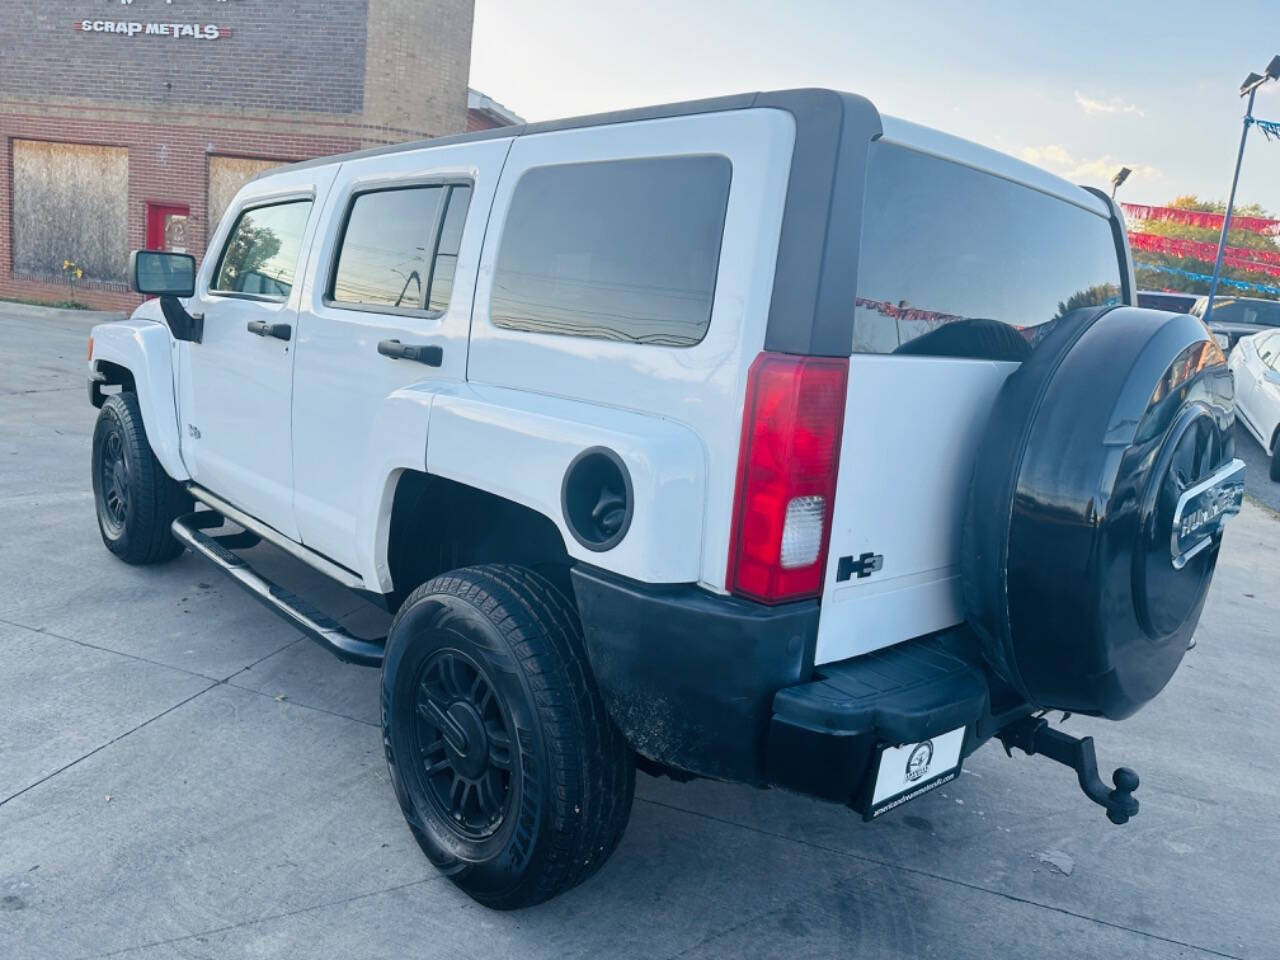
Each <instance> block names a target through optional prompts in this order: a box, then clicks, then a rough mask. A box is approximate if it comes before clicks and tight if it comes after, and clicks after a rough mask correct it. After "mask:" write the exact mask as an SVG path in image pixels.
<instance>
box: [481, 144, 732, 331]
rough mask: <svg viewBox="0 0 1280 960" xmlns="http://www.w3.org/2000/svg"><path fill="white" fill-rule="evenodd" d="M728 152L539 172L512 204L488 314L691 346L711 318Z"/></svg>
mask: <svg viewBox="0 0 1280 960" xmlns="http://www.w3.org/2000/svg"><path fill="white" fill-rule="evenodd" d="M731 172H732V168H731V166H730V163H729V161H728V159H727V158H725V157H721V156H690V157H653V158H645V159H635V160H611V161H604V162H598V163H577V164H565V165H563V166H549V167H537V168H534V169H532V170H529V171H528V172H527V173H525V174H524V176H523V177H521V178H520V182H519V183H518V184H517V185H516V189H515V193H514V195H513V196H512V198H511V207H510V209H509V211H508V213H507V220H506V224H505V226H504V228H503V234H502V245H501V247H500V249H499V252H498V262H497V268H496V270H495V273H494V280H493V295H492V303H491V307H490V316H491V319H492V320H493V323H494V324H495V325H496V326H499V327H504V328H506V329H509V330H525V331H532V332H538V333H559V334H568V335H570V336H578V337H594V338H598V339H603V340H617V341H622V342H625V343H645V344H661V345H665V346H676V347H685V346H691V345H693V344H695V343H697V342H699V341H700V340H701V339H702V338H703V337H704V336H705V335H706V332H707V327H708V325H709V324H710V322H711V305H712V300H713V297H714V293H715V283H716V272H717V269H718V266H719V261H720V242H721V239H722V236H723V233H724V221H725V213H726V209H727V206H728V202H729V180H730V176H731Z"/></svg>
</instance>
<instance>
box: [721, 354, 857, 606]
mask: <svg viewBox="0 0 1280 960" xmlns="http://www.w3.org/2000/svg"><path fill="white" fill-rule="evenodd" d="M848 379H849V361H848V359H847V358H840V357H795V356H789V355H787V354H780V353H762V354H760V356H758V357H757V358H756V360H755V362H754V363H753V364H752V365H751V372H750V374H749V375H748V379H747V400H746V408H745V410H744V413H743V418H742V444H741V447H740V449H739V453H738V485H737V494H736V497H735V500H734V507H733V529H732V532H731V534H730V541H729V571H728V584H729V589H730V590H731V591H732V592H733V593H735V594H737V595H739V596H743V597H748V598H750V599H752V600H759V601H762V602H764V603H783V602H785V601H789V600H800V599H804V598H807V597H816V596H818V595H819V594H820V593H821V592H822V577H823V572H824V570H825V568H826V562H827V543H828V541H829V539H830V537H831V511H832V507H833V506H834V503H835V491H836V470H837V469H838V467H839V464H840V434H841V431H842V429H843V426H844V404H845V388H846V386H847V384H848Z"/></svg>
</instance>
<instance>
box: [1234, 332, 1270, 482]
mask: <svg viewBox="0 0 1280 960" xmlns="http://www.w3.org/2000/svg"><path fill="white" fill-rule="evenodd" d="M1229 366H1230V367H1231V372H1232V373H1233V374H1234V375H1235V378H1236V412H1237V413H1239V414H1240V420H1241V421H1242V422H1243V423H1244V425H1245V426H1246V427H1247V428H1248V429H1249V432H1250V433H1252V434H1253V435H1254V436H1255V437H1257V438H1258V442H1259V443H1260V444H1262V449H1264V450H1266V451H1267V455H1268V456H1270V457H1271V479H1272V480H1275V481H1280V330H1275V331H1268V332H1266V333H1256V334H1254V335H1253V336H1251V337H1242V338H1241V339H1240V341H1239V342H1238V343H1237V344H1236V346H1235V349H1233V350H1232V351H1231V360H1230V363H1229Z"/></svg>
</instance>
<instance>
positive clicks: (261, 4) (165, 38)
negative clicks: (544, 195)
mask: <svg viewBox="0 0 1280 960" xmlns="http://www.w3.org/2000/svg"><path fill="white" fill-rule="evenodd" d="M472 10H473V0H6V2H5V3H4V4H3V10H2V11H0V297H19V298H29V299H33V300H44V301H56V300H67V299H70V298H72V296H73V294H74V298H75V299H76V300H79V301H81V302H84V303H88V304H90V305H91V306H95V307H102V308H128V307H131V306H132V305H133V304H134V303H136V302H137V298H136V297H135V296H134V295H133V294H131V293H130V292H129V291H128V287H127V284H126V276H125V274H126V271H127V259H128V252H129V250H130V249H133V248H137V247H153V248H169V249H185V250H186V251H187V252H190V253H193V254H195V255H196V256H197V257H199V256H201V255H202V254H203V253H204V247H205V244H206V241H207V238H208V235H209V233H210V231H211V229H212V226H211V225H214V226H216V224H217V220H218V217H219V216H220V215H221V214H222V212H223V210H224V209H225V208H226V206H227V204H228V203H229V202H230V200H231V198H232V197H233V196H234V194H235V192H236V190H237V189H238V188H239V187H240V185H241V184H242V183H244V181H245V180H247V179H248V178H249V177H251V176H253V175H254V174H256V173H258V172H259V171H261V170H263V169H267V168H269V167H272V166H275V165H278V164H280V163H284V162H291V161H295V160H303V159H307V158H310V157H315V156H324V155H328V154H333V153H339V152H343V151H348V150H353V149H359V148H361V147H366V146H374V145H378V144H383V143H392V142H402V141H406V140H414V139H420V138H423V137H430V136H438V135H441V134H448V133H456V132H459V131H461V130H464V129H467V128H468V126H469V123H472V122H474V123H477V124H488V123H490V122H493V123H495V124H496V123H498V122H510V121H509V120H503V119H502V114H503V113H509V111H505V110H504V109H503V108H501V107H500V105H497V104H494V103H493V102H492V101H490V100H489V99H488V98H487V97H483V96H480V95H477V96H479V97H480V99H479V101H477V103H478V104H479V109H480V113H469V111H468V106H469V104H468V89H467V75H468V71H469V68H470V58H471V24H472ZM469 117H470V118H471V119H470V120H469ZM68 263H70V264H71V266H67V264H68ZM77 268H78V271H79V272H80V273H81V277H80V278H79V279H78V280H76V281H75V287H74V289H73V288H72V287H71V282H72V278H73V276H74V274H75V273H76V272H77Z"/></svg>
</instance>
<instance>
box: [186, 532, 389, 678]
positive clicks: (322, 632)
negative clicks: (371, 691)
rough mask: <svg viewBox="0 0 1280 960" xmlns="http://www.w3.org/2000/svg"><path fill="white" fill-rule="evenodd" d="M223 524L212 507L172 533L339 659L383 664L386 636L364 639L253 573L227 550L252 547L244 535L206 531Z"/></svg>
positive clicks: (376, 664)
mask: <svg viewBox="0 0 1280 960" xmlns="http://www.w3.org/2000/svg"><path fill="white" fill-rule="evenodd" d="M221 523H222V517H221V516H220V515H219V514H217V513H216V512H214V511H211V510H210V511H200V512H198V513H189V514H187V515H186V516H183V517H179V518H178V519H177V520H175V521H173V535H174V536H175V537H177V538H178V540H179V541H180V542H181V543H183V544H184V545H186V546H188V547H190V548H191V549H192V550H194V551H195V552H196V553H198V554H200V555H201V556H203V557H205V558H206V559H208V560H211V561H213V563H214V564H215V565H216V566H217V567H218V569H220V570H221V571H222V572H223V573H225V574H226V575H227V576H229V577H231V579H233V580H235V581H236V582H237V583H239V584H240V585H241V586H242V587H244V588H245V589H247V590H248V591H249V592H250V593H251V594H253V595H254V596H255V597H257V598H258V599H259V600H261V601H262V602H263V603H264V604H266V605H267V606H268V607H270V608H271V609H272V610H274V611H275V612H276V613H278V614H279V615H280V616H282V617H284V619H285V620H287V621H289V622H290V623H292V624H293V625H294V626H295V627H297V628H298V629H299V630H301V631H302V632H303V633H305V634H307V636H309V637H311V639H313V640H315V641H316V642H317V643H320V644H322V645H323V646H325V647H327V648H328V649H329V650H330V651H331V652H332V653H333V654H335V655H336V656H337V657H338V659H340V660H345V661H347V662H348V663H358V664H362V665H364V666H369V667H376V666H379V665H381V663H382V657H383V652H384V643H385V639H384V640H362V639H360V638H359V637H357V636H354V635H352V634H350V633H348V632H347V631H346V630H345V629H344V628H343V627H342V625H341V624H339V623H338V622H337V621H335V620H332V619H330V618H329V617H328V616H326V615H325V614H323V613H321V612H320V611H319V610H317V609H316V608H315V607H313V606H311V605H310V604H309V603H307V601H305V600H303V599H302V598H301V597H298V596H295V595H294V594H292V593H290V592H289V591H288V590H285V589H284V588H283V587H280V586H277V585H276V584H274V583H272V582H271V581H270V580H267V579H266V578H265V577H263V576H262V575H261V574H258V573H256V572H254V570H253V568H252V567H250V566H249V564H248V563H246V562H245V561H244V560H243V559H242V558H241V557H238V556H236V555H235V554H234V553H232V552H231V550H229V549H228V547H231V546H235V547H241V546H249V545H250V544H249V543H248V542H247V540H246V539H245V535H244V534H231V535H229V536H218V537H215V536H210V535H209V534H208V533H205V530H206V529H207V528H208V527H210V526H217V525H219V524H221ZM251 536H252V535H251Z"/></svg>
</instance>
